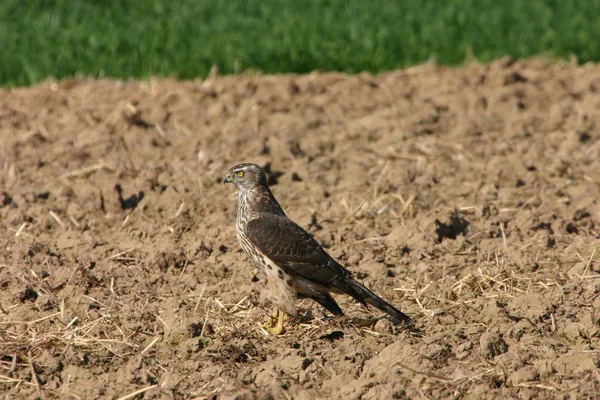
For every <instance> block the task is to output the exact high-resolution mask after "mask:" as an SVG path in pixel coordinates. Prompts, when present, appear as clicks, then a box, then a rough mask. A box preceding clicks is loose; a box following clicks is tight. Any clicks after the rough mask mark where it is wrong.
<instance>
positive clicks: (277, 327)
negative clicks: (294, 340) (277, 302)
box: [261, 310, 288, 336]
mask: <svg viewBox="0 0 600 400" xmlns="http://www.w3.org/2000/svg"><path fill="white" fill-rule="evenodd" d="M287 319H288V316H287V315H286V314H285V313H284V312H282V311H279V310H275V311H273V315H271V316H270V317H269V320H268V321H267V322H265V323H264V324H262V325H261V327H262V328H263V329H264V330H266V331H267V332H269V333H270V334H271V335H274V336H278V335H281V334H283V333H285V327H284V326H283V323H284V322H285V321H287Z"/></svg>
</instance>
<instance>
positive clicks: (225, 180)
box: [223, 172, 233, 184]
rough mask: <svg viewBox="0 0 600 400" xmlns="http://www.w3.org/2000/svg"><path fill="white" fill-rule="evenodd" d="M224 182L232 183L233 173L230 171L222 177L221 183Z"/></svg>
mask: <svg viewBox="0 0 600 400" xmlns="http://www.w3.org/2000/svg"><path fill="white" fill-rule="evenodd" d="M226 183H233V175H231V172H230V173H228V174H227V175H225V178H223V184H226Z"/></svg>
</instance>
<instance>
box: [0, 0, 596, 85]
mask: <svg viewBox="0 0 600 400" xmlns="http://www.w3.org/2000/svg"><path fill="white" fill-rule="evenodd" d="M598 15H600V2H598V1H596V0H569V1H562V0H528V1H523V0H505V1H495V0H446V1H435V0H413V1H400V0H398V1H392V0H370V1H363V0H311V1H294V0H227V1H221V0H179V1H176V2H171V1H168V0H145V1H136V0H95V1H85V0H3V1H2V2H0V21H1V23H0V48H1V49H2V51H1V52H0V85H5V86H15V85H28V84H32V83H35V82H38V81H40V80H43V79H45V78H46V77H48V76H53V77H56V78H65V77H70V76H73V75H75V74H84V75H92V76H105V75H106V76H112V77H118V78H129V77H141V78H144V77H148V76H150V75H161V76H178V77H180V78H186V79H187V78H194V77H197V76H205V75H206V74H207V73H208V71H209V70H210V68H211V67H212V66H213V65H215V64H216V65H218V66H219V69H220V71H221V73H235V72H240V71H243V70H245V69H248V68H252V69H257V70H260V71H262V72H265V73H278V72H297V73H303V72H308V71H311V70H314V69H322V70H338V71H345V72H350V73H356V72H360V71H370V72H378V71H384V70H390V69H393V68H398V67H403V66H407V65H413V64H418V63H422V62H424V61H426V60H428V59H430V58H431V57H435V59H436V60H437V61H438V62H439V63H442V64H451V65H452V64H459V63H462V62H463V61H464V60H465V56H466V55H467V54H469V53H470V52H472V54H474V55H475V56H476V57H477V58H478V59H480V60H481V61H484V62H485V61H490V60H492V59H494V58H498V57H501V56H504V55H512V56H514V57H527V56H531V55H535V54H539V53H548V54H550V55H554V56H559V57H567V56H569V55H571V54H575V55H576V56H577V57H578V59H579V60H580V61H597V60H599V59H600V45H599V42H598V40H597V38H598V37H600V18H598Z"/></svg>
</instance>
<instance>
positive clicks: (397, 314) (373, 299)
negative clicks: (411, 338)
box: [348, 279, 414, 325]
mask: <svg viewBox="0 0 600 400" xmlns="http://www.w3.org/2000/svg"><path fill="white" fill-rule="evenodd" d="M348 285H349V286H350V287H351V289H352V291H353V292H355V293H356V294H357V295H358V298H356V299H357V300H358V301H360V302H361V303H363V304H364V303H367V304H370V305H372V306H373V307H377V308H379V309H380V310H381V311H384V312H386V313H388V314H389V315H390V316H391V317H392V318H395V319H396V320H397V321H396V323H397V322H401V323H402V324H404V325H413V324H414V322H413V320H412V319H411V318H410V317H409V316H408V315H406V314H404V313H403V312H402V311H400V310H398V309H397V308H396V307H394V306H393V305H391V304H390V303H388V302H387V301H385V300H384V299H382V298H381V297H379V296H377V295H376V294H375V293H373V292H372V291H370V290H369V289H367V288H366V287H364V286H363V285H362V284H361V283H360V282H358V281H355V280H354V279H350V280H349V281H348ZM353 297H355V296H353Z"/></svg>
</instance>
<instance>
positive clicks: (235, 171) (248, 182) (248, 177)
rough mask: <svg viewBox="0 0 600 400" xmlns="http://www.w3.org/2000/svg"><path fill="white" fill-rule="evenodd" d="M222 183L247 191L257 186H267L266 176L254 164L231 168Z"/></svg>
mask: <svg viewBox="0 0 600 400" xmlns="http://www.w3.org/2000/svg"><path fill="white" fill-rule="evenodd" d="M223 183H233V184H234V185H235V186H237V188H238V189H240V190H249V189H253V188H255V187H257V186H265V187H266V186H267V175H266V174H265V171H263V169H262V168H261V167H259V166H258V165H256V164H238V165H235V166H233V167H232V168H231V169H230V170H229V172H227V175H225V178H224V179H223Z"/></svg>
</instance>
